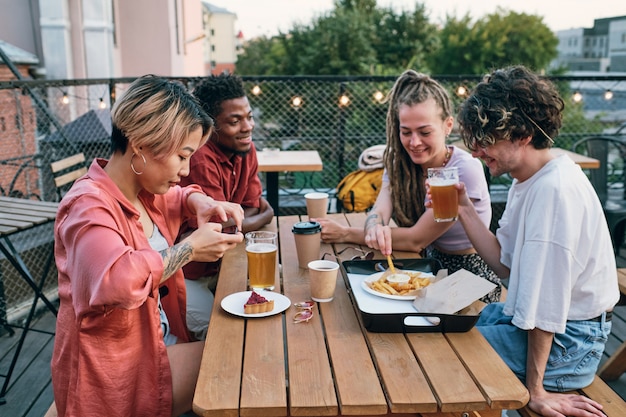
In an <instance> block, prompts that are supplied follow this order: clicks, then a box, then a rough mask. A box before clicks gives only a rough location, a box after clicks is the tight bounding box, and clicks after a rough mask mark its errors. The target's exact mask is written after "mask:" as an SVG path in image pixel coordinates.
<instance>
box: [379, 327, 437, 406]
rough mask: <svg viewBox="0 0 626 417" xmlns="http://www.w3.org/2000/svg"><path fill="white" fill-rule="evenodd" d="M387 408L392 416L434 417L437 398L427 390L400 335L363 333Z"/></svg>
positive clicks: (423, 379) (413, 358) (417, 365)
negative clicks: (415, 415) (422, 415)
mask: <svg viewBox="0 0 626 417" xmlns="http://www.w3.org/2000/svg"><path fill="white" fill-rule="evenodd" d="M367 337H368V340H369V343H370V346H371V347H372V351H373V353H374V355H376V361H377V365H378V369H379V372H380V374H381V378H382V380H383V382H384V384H385V390H386V391H387V395H388V397H389V402H390V408H391V411H392V412H394V413H434V412H436V411H437V408H438V403H437V398H435V396H434V395H433V393H432V390H431V389H430V386H429V383H428V380H427V379H426V377H425V375H424V372H423V371H422V368H421V367H420V365H419V363H418V362H417V359H416V358H415V355H414V354H413V351H412V350H411V347H410V346H409V344H408V343H407V340H406V337H405V336H404V335H403V334H400V333H371V332H368V333H367Z"/></svg>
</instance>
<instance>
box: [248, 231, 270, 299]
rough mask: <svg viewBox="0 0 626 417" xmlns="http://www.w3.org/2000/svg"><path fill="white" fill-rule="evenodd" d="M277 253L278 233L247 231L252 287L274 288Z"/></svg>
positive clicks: (258, 288)
mask: <svg viewBox="0 0 626 417" xmlns="http://www.w3.org/2000/svg"><path fill="white" fill-rule="evenodd" d="M277 253H278V245H277V239H276V233H274V232H266V231H257V232H248V233H246V254H247V255H248V286H249V287H250V288H251V289H257V290H273V289H274V280H275V278H276V255H277Z"/></svg>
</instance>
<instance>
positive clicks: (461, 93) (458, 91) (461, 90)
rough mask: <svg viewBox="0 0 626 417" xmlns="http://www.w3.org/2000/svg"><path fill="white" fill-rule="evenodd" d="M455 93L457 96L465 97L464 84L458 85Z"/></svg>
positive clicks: (465, 89)
mask: <svg viewBox="0 0 626 417" xmlns="http://www.w3.org/2000/svg"><path fill="white" fill-rule="evenodd" d="M456 95H457V96H459V97H465V96H466V95H467V88H465V86H464V85H460V86H458V87H457V89H456Z"/></svg>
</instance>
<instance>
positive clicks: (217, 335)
mask: <svg viewBox="0 0 626 417" xmlns="http://www.w3.org/2000/svg"><path fill="white" fill-rule="evenodd" d="M242 265H243V267H242ZM246 265H247V262H246V253H245V250H242V249H241V248H240V247H238V248H236V249H233V250H231V251H229V252H227V253H226V254H225V255H224V259H223V261H222V268H221V275H222V276H223V277H225V276H229V277H233V279H232V280H222V281H221V282H220V285H218V288H217V291H216V294H215V302H214V304H213V311H212V313H211V325H210V326H209V330H208V333H207V338H206V342H205V345H204V352H203V355H202V366H201V367H200V375H199V376H198V381H201V382H199V383H198V384H197V385H196V392H195V395H194V411H195V412H196V413H197V414H199V415H203V416H204V415H211V416H215V417H221V416H223V417H234V416H238V415H239V393H240V389H241V384H240V383H241V370H242V368H243V365H242V362H241V358H242V357H243V346H244V331H245V321H244V320H242V319H241V318H239V317H235V316H232V315H230V314H228V313H227V312H225V311H224V310H223V309H222V307H221V306H220V303H221V301H222V299H223V298H224V297H225V296H227V295H229V294H232V293H235V292H239V291H244V290H245V283H242V282H241V280H240V279H236V277H240V276H241V274H242V272H243V270H244V269H245V268H246Z"/></svg>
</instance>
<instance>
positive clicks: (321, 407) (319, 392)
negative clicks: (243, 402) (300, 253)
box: [278, 216, 339, 416]
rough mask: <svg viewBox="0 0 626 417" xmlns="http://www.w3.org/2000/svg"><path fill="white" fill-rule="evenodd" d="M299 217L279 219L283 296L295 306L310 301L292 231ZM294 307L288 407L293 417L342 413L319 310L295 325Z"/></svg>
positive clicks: (289, 329)
mask: <svg viewBox="0 0 626 417" xmlns="http://www.w3.org/2000/svg"><path fill="white" fill-rule="evenodd" d="M298 221H299V218H297V217H293V216H289V217H280V218H279V220H278V224H279V236H280V250H281V259H282V260H283V264H282V278H283V288H284V294H285V295H286V296H287V297H289V299H290V300H291V301H292V303H295V302H298V301H305V300H308V299H310V297H311V295H310V291H309V281H308V272H307V271H306V270H305V269H302V268H300V267H298V263H297V261H296V260H297V254H296V247H295V241H294V239H293V234H292V232H291V228H292V226H293V224H294V223H296V222H298ZM295 313H296V311H295V309H294V308H290V309H289V310H287V315H286V331H287V358H288V367H289V369H298V370H299V371H298V372H297V373H296V372H294V373H290V374H289V404H290V413H291V415H320V416H334V415H337V414H338V413H339V405H338V401H337V394H336V393H335V387H334V384H333V377H332V371H331V368H330V362H329V359H328V354H327V352H326V346H325V343H324V332H323V329H322V323H321V317H320V314H319V311H318V310H317V308H315V309H314V316H313V318H312V319H311V320H309V321H308V322H306V323H294V322H293V316H294V315H295Z"/></svg>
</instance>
